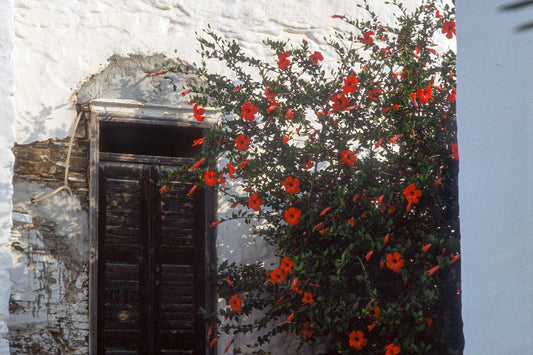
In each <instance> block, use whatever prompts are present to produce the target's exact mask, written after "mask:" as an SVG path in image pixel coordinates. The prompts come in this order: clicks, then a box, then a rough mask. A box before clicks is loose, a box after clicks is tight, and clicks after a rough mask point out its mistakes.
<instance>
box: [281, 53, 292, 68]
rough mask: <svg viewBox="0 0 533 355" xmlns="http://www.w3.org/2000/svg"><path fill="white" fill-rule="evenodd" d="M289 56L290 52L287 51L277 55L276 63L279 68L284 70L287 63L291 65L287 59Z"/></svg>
mask: <svg viewBox="0 0 533 355" xmlns="http://www.w3.org/2000/svg"><path fill="white" fill-rule="evenodd" d="M290 56H291V54H290V53H287V52H283V53H281V54H280V55H279V56H278V64H279V67H280V68H281V70H285V69H286V68H287V67H288V66H289V65H291V61H290V60H288V59H287V58H288V57H290Z"/></svg>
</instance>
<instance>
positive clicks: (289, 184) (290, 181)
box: [281, 176, 300, 194]
mask: <svg viewBox="0 0 533 355" xmlns="http://www.w3.org/2000/svg"><path fill="white" fill-rule="evenodd" d="M281 184H282V185H283V187H285V190H286V191H287V192H288V193H290V194H295V193H298V192H299V191H300V187H299V186H300V180H298V179H297V178H293V177H292V176H289V177H287V178H286V179H285V181H283V182H282V183H281Z"/></svg>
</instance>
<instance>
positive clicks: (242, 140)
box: [235, 134, 250, 151]
mask: <svg viewBox="0 0 533 355" xmlns="http://www.w3.org/2000/svg"><path fill="white" fill-rule="evenodd" d="M249 147H250V138H248V137H246V136H245V135H244V134H241V135H239V136H238V137H237V138H235V148H237V150H239V151H243V150H248V148H249Z"/></svg>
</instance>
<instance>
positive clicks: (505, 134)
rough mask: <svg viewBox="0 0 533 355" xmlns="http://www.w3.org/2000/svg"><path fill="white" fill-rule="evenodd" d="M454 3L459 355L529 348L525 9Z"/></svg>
mask: <svg viewBox="0 0 533 355" xmlns="http://www.w3.org/2000/svg"><path fill="white" fill-rule="evenodd" d="M513 2H516V1H507V0H477V1H471V0H468V1H458V2H457V9H456V10H457V42H458V62H457V65H458V80H459V84H458V89H457V93H458V95H457V108H458V123H459V127H458V131H459V132H458V134H459V154H460V172H459V187H460V208H461V212H460V215H461V236H462V257H461V260H462V290H463V321H464V333H465V338H466V347H465V354H468V355H478V354H502V355H504V354H505V355H507V354H509V355H514V354H530V353H531V351H532V350H531V349H532V348H533V337H532V336H531V334H533V263H532V261H533V259H532V255H533V232H532V231H533V188H532V185H531V181H532V176H533V144H532V143H533V141H532V136H533V123H532V122H533V29H531V30H529V31H525V32H522V33H516V32H515V28H517V27H518V26H519V25H523V24H526V23H531V22H533V6H529V7H527V8H524V9H523V10H520V11H514V12H501V11H499V9H500V6H502V5H504V4H509V3H513Z"/></svg>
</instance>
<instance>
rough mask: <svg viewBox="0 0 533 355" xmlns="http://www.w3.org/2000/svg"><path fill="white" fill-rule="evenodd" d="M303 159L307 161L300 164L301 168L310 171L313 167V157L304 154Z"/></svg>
mask: <svg viewBox="0 0 533 355" xmlns="http://www.w3.org/2000/svg"><path fill="white" fill-rule="evenodd" d="M305 158H306V159H307V161H306V162H305V163H303V164H302V168H304V169H311V168H312V167H313V156H312V155H311V154H308V153H306V154H305Z"/></svg>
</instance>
